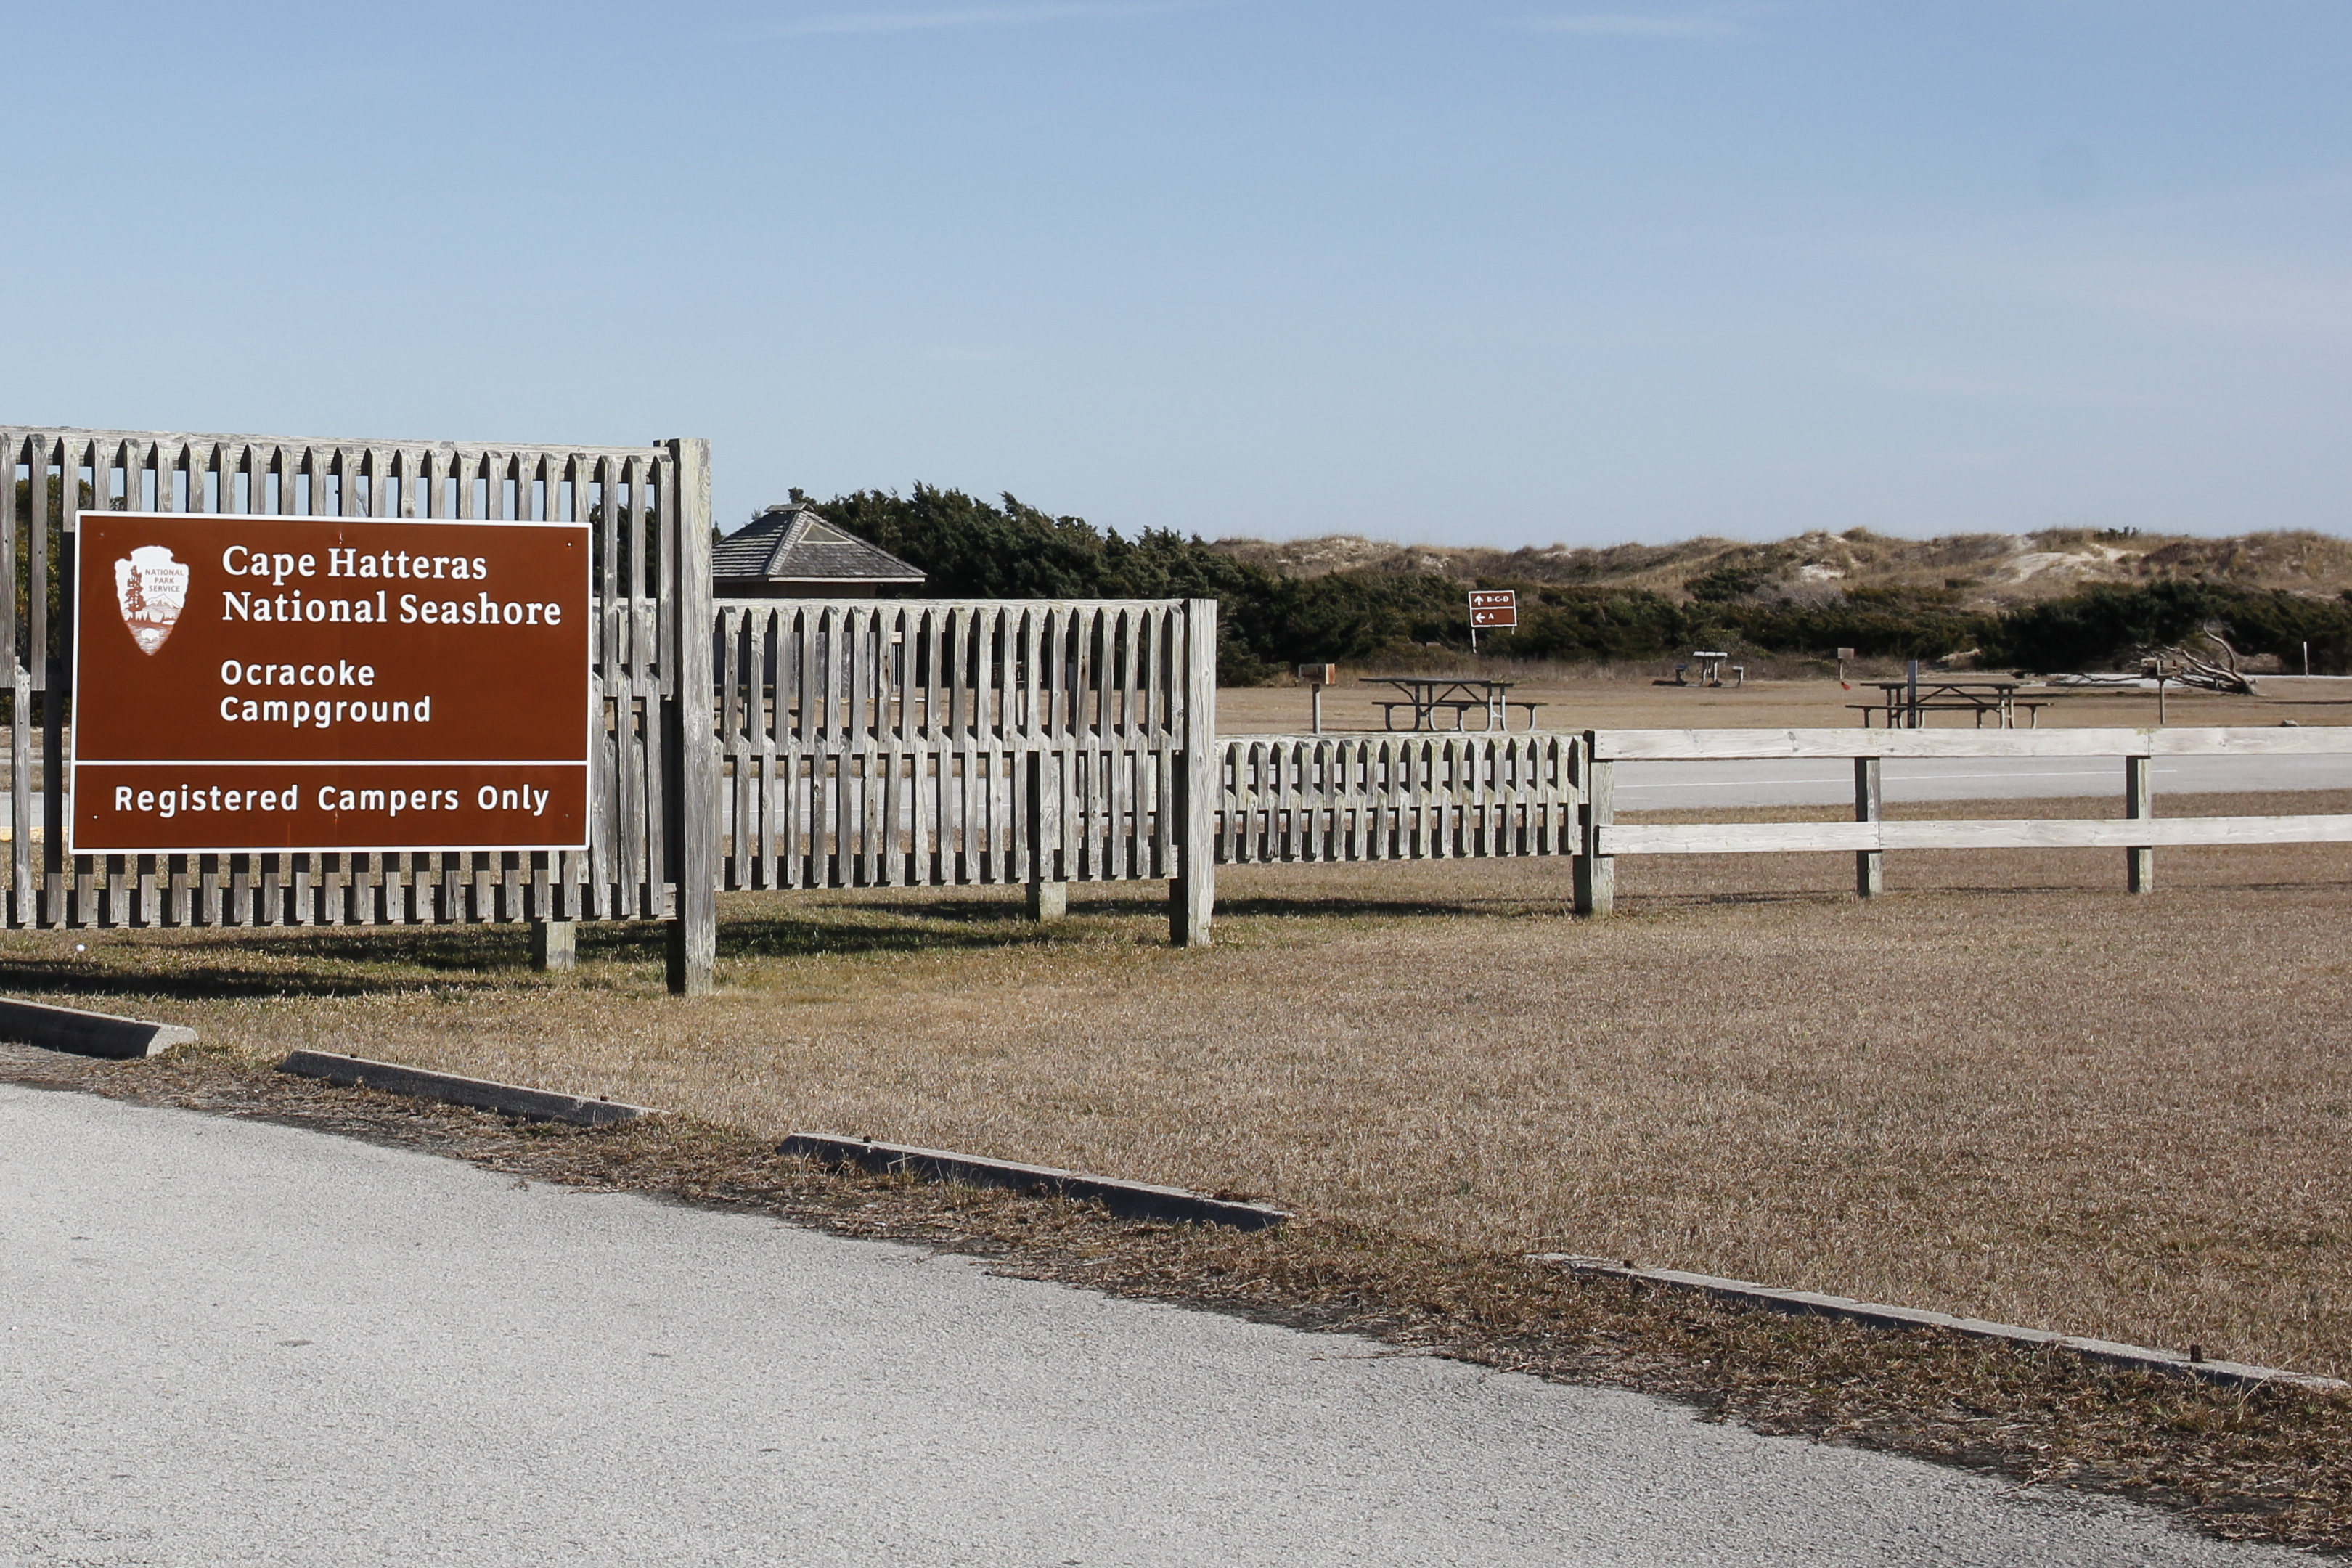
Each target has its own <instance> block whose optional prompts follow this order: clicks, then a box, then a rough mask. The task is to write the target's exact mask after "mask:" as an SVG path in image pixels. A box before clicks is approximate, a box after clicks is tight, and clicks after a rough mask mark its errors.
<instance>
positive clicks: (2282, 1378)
mask: <svg viewBox="0 0 2352 1568" xmlns="http://www.w3.org/2000/svg"><path fill="white" fill-rule="evenodd" d="M1527 1260H1528V1262H1529V1263H1542V1264H1548V1265H1549V1266H1551V1267H1553V1268H1565V1269H1568V1270H1570V1272H1572V1273H1577V1274H1589V1275H1600V1276H1604V1277H1606V1278H1609V1279H1629V1280H1634V1281H1638V1282H1640V1283H1642V1284H1645V1285H1663V1286H1665V1287H1666V1288H1667V1289H1675V1290H1690V1291H1696V1292H1697V1293H1699V1294H1701V1295H1706V1296H1712V1297H1715V1298H1716V1299H1717V1300H1725V1301H1744V1302H1747V1303H1748V1304H1749V1305H1751V1306H1757V1307H1763V1308H1767V1309H1769V1310H1772V1311H1775V1312H1788V1313H1791V1314H1793V1315H1796V1316H1799V1317H1817V1318H1843V1319H1844V1320H1846V1321H1849V1322H1855V1323H1867V1324H1869V1325H1870V1326H1871V1327H1873V1328H1879V1329H1943V1330H1945V1331H1948V1332H1950V1333H1955V1334H1966V1335H1968V1336H1969V1337H1970V1338H1972V1339H1981V1340H2007V1341H2009V1342H2011V1343H2013V1344H2021V1345H2035V1346H2042V1345H2047V1346H2051V1347H2053V1348H2055V1349H2058V1350H2063V1351H2070V1352H2073V1353H2074V1354H2075V1355H2079V1356H2082V1357H2083V1358H2084V1359H2085V1360H2088V1361H2095V1362H2102V1363H2106V1364H2107V1365H2110V1366H2118V1367H2125V1368H2128V1369H2130V1370H2132V1371H2135V1372H2160V1373H2170V1374H2173V1375H2175V1376H2180V1377H2193V1378H2200V1379H2202V1380H2203V1381H2205V1382H2208V1383H2219V1384H2227V1385H2229V1386H2231V1387H2234V1388H2252V1387H2256V1386H2258V1385H2260V1384H2284V1385H2286V1386H2288V1387H2291V1388H2307V1389H2311V1390H2313V1391H2314V1392H2315V1393H2321V1394H2334V1393H2340V1392H2342V1391H2344V1390H2346V1389H2352V1384H2347V1383H2345V1382H2343V1381H2342V1380H2341V1379H2338V1378H2333V1377H2313V1376H2311V1375H2309V1374H2308V1373H2299V1372H2282V1371H2280V1370H2279V1369H2278V1368H2276V1367H2273V1366H2253V1365H2250V1364H2249V1363H2245V1362H2238V1361H2191V1360H2189V1357H2187V1356H2185V1355H2181V1354H2179V1352H2174V1351H2159V1350H2151V1349H2149V1348H2148V1347H2147V1346H2146V1345H2126V1344H2120V1343H2118V1342H2116V1341H2114V1340H2092V1339H2084V1338H2083V1337H2082V1336H2081V1335H2079V1334H2059V1333H2053V1332H2051V1331H2049V1330H2047V1329H2027V1328H2021V1327H2019V1326H2018V1325H2016V1324H2014V1323H1993V1322H1988V1321H1985V1320H1984V1319H1982V1318H1955V1317H1951V1316H1949V1315H1948V1314H1946V1313H1943V1312H1927V1311H1921V1310H1919V1309H1917V1308H1916V1307H1890V1306H1886V1305H1885V1304H1884V1303H1881V1302H1877V1301H1857V1300H1853V1299H1852V1298H1851V1297H1847V1296H1824V1295H1821V1294H1819V1293H1817V1292H1815V1291H1811V1290H1781V1289H1775V1288H1773V1287H1772V1286H1769V1285H1759V1284H1756V1283H1754V1282H1753V1281H1751V1280H1747V1279H1719V1278H1717V1276H1715V1275H1712V1274H1686V1273H1685V1272H1684V1271H1683V1270H1681V1269H1679V1268H1631V1267H1628V1266H1627V1265H1625V1264H1622V1263H1620V1262H1617V1261H1615V1260H1613V1259H1611V1258H1580V1257H1578V1256H1576V1255H1575V1254H1574V1253H1568V1252H1534V1253H1529V1254H1528V1258H1527Z"/></svg>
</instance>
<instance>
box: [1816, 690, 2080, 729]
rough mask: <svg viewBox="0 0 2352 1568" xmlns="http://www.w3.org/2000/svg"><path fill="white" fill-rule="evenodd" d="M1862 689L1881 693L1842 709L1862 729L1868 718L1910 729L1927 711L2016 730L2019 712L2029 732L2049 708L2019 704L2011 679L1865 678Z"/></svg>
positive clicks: (2033, 702) (2044, 702)
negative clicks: (1855, 716)
mask: <svg viewBox="0 0 2352 1568" xmlns="http://www.w3.org/2000/svg"><path fill="white" fill-rule="evenodd" d="M1863 684H1864V685H1865V686H1875V687H1876V688H1878V689H1879V690H1880V691H1881V692H1882V693H1884V695H1883V696H1882V697H1881V699H1880V700H1878V701H1875V702H1849V703H1847V704H1846V706H1847V707H1849V708H1852V709H1854V710H1858V711H1859V712H1860V713H1861V714H1862V727H1863V728H1864V729H1865V730H1867V729H1869V728H1870V727H1871V720H1872V718H1873V716H1874V715H1875V716H1878V717H1881V718H1884V719H1885V721H1886V727H1887V728H1888V729H1890V730H1916V729H1918V728H1919V727H1920V726H1921V725H1923V724H1925V723H1926V722H1927V715H1928V714H1930V713H1969V714H1973V715H1974V716H1975V718H1976V727H1977V728H1978V729H1979V730H1981V729H1983V728H1984V722H1985V720H1986V718H1987V717H1988V716H1990V718H1991V719H1992V720H1993V721H1994V726H1995V728H1997V729H2002V730H2014V729H2016V728H2017V715H2018V710H2020V709H2022V710H2024V711H2025V716H2026V723H2027V725H2028V727H2029V728H2032V729H2037V730H2038V729H2040V728H2041V727H2042V710H2043V709H2044V708H2047V707H2049V706H2050V701H2051V700H2050V699H2048V698H2041V699H2024V700H2021V699H2020V698H2019V697H2018V695H2017V691H2018V685H2019V683H2018V682H2016V681H2014V680H1922V681H1919V682H1917V683H1916V684H1914V683H1913V682H1911V681H1909V680H1869V681H1864V682H1863Z"/></svg>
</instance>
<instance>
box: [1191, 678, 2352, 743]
mask: <svg viewBox="0 0 2352 1568" xmlns="http://www.w3.org/2000/svg"><path fill="white" fill-rule="evenodd" d="M1454 662H1455V663H1457V664H1459V665H1460V667H1461V668H1464V669H1465V670H1466V669H1468V668H1470V666H1469V662H1468V660H1466V659H1460V660H1455V661H1454ZM1674 662H1675V661H1674V660H1672V659H1666V660H1664V661H1663V664H1661V662H1660V661H1656V660H1651V661H1646V662H1643V663H1638V664H1630V665H1627V666H1625V667H1623V668H1618V669H1614V670H1609V669H1595V668H1592V667H1590V666H1583V667H1578V668H1574V669H1573V670H1570V669H1569V668H1566V667H1562V666H1557V665H1552V666H1539V665H1529V666H1527V667H1524V668H1508V667H1504V666H1501V665H1498V664H1496V663H1493V662H1492V661H1490V662H1489V663H1488V664H1485V665H1481V666H1479V667H1478V668H1477V671H1476V673H1478V674H1479V675H1482V676H1492V677H1493V678H1494V679H1498V680H1500V679H1517V680H1518V681H1519V682H1520V684H1518V685H1517V686H1516V687H1514V688H1513V689H1512V691H1511V698H1512V700H1514V701H1519V700H1525V701H1530V702H1541V703H1543V704H1544V705H1545V706H1544V708H1543V709H1542V710H1541V717H1542V721H1543V728H1545V729H1547V730H1608V729H1622V730H1642V729H1733V730H1736V729H1779V728H1781V727H1782V726H1792V725H1812V726H1819V727H1821V728H1824V729H1832V730H1849V729H1853V728H1855V727H1857V726H1858V725H1859V724H1860V723H1861V721H1862V716H1861V715H1860V714H1858V713H1856V712H1854V711H1853V709H1852V708H1851V707H1850V706H1849V704H1852V703H1856V702H1864V701H1874V700H1877V698H1878V695H1879V694H1878V692H1877V691H1876V690H1874V689H1870V688H1868V687H1864V686H1860V685H1857V686H1855V687H1854V688H1853V689H1851V690H1848V689H1843V688H1841V687H1840V686H1839V684H1838V683H1837V682H1836V681H1835V680H1823V679H1788V680H1762V679H1754V680H1750V681H1749V682H1748V684H1747V685H1746V686H1744V687H1732V686H1726V687H1721V688H1716V687H1697V686H1689V687H1674V686H1656V685H1653V684H1652V677H1654V676H1655V675H1658V674H1660V673H1663V672H1664V671H1665V670H1671V669H1672V668H1673V667H1674ZM1790 662H1796V661H1793V660H1792V661H1790ZM1359 673H1360V672H1359V671H1357V670H1355V669H1353V668H1345V669H1342V670H1341V671H1340V680H1339V685H1337V686H1335V687H1332V688H1331V689H1329V690H1328V691H1326V692H1325V693H1324V697H1323V721H1324V724H1325V725H1326V726H1327V727H1328V728H1329V729H1332V730H1378V729H1379V728H1380V727H1381V710H1380V709H1379V708H1378V707H1376V706H1375V703H1376V702H1377V700H1380V699H1381V698H1389V697H1394V696H1395V695H1396V693H1395V692H1394V691H1393V690H1391V689H1388V688H1385V687H1371V686H1365V685H1363V684H1361V683H1360V681H1359V680H1358V679H1357V676H1358V675H1359ZM1899 673H1900V670H1899V667H1898V665H1897V664H1896V663H1895V661H1892V660H1887V661H1882V662H1880V663H1878V664H1875V665H1872V666H1868V667H1865V666H1864V665H1861V664H1857V665H1856V666H1855V667H1854V668H1853V675H1854V679H1855V680H1856V681H1857V682H1858V681H1860V680H1862V679H1864V677H1865V676H1869V677H1872V678H1882V677H1883V678H1894V677H1896V676H1898V675H1899ZM1953 679H1961V680H1994V679H2006V672H2005V671H2001V670H1987V671H1980V672H1962V673H1961V674H1959V675H1958V676H1955V677H1954V678H1953ZM2256 685H2257V687H2258V689H2259V692H2260V695H2258V696H2254V697H2226V696H2223V695H2221V694H2220V693H2218V692H2210V691H2206V692H2199V691H2172V692H2168V694H2167V695H2166V697H2165V701H2164V707H2165V716H2166V720H2167V721H2168V722H2169V723H2171V724H2174V725H2177V726H2190V725H2227V724H2240V725H2242V724H2256V725H2269V724H2276V723H2278V722H2280V721H2282V720H2290V719H2291V720H2293V721H2294V722H2296V723H2298V724H2344V723H2352V679H2315V680H2308V681H2306V680H2300V679H2297V680H2267V681H2258V682H2257V683H2256ZM2022 695H2023V696H2025V697H2027V698H2029V699H2031V700H2037V701H2038V700H2045V699H2046V700H2049V701H2050V702H2051V704H2052V705H2051V706H2050V707H2049V708H2047V709H2045V710H2042V715H2041V719H2042V727H2043V728H2044V729H2081V728H2084V727H2089V726H2096V725H2119V726H2124V727H2127V728H2128V727H2136V726H2138V725H2144V724H2153V723H2155V722H2156V721H2157V700H2156V699H2157V694H2156V693H2155V692H2154V691H2152V690H2151V691H2139V690H2136V689H2128V690H2127V689H2116V688H2107V689H2095V688H2084V687H2075V688H2057V687H2045V688H2041V689H2034V690H2031V691H2027V692H2024V693H2022ZM1309 718H1310V708H1309V702H1308V694H1307V691H1306V690H1305V689H1303V688H1301V687H1297V686H1291V685H1278V686H1255V687H1227V688H1225V689H1222V690H1220V691H1219V692H1218V693H1217V728H1218V729H1219V730H1220V731H1223V732H1224V733H1226V734H1287V733H1293V732H1296V731H1303V730H1305V729H1306V728H1307V723H1308V721H1309ZM1526 722H1527V715H1526V713H1524V712H1515V713H1513V714H1512V715H1511V723H1512V726H1513V727H1514V728H1517V727H1518V726H1519V725H1522V724H1524V723H1526ZM1932 722H1933V724H1934V725H1935V727H1936V728H1937V729H1944V728H1946V727H1956V728H1958V729H1963V730H1965V729H1967V728H1968V727H1969V723H1968V720H1967V718H1966V717H1965V716H1963V715H1954V714H1936V715H1933V716H1932ZM1473 727H1474V728H1475V721H1473Z"/></svg>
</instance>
